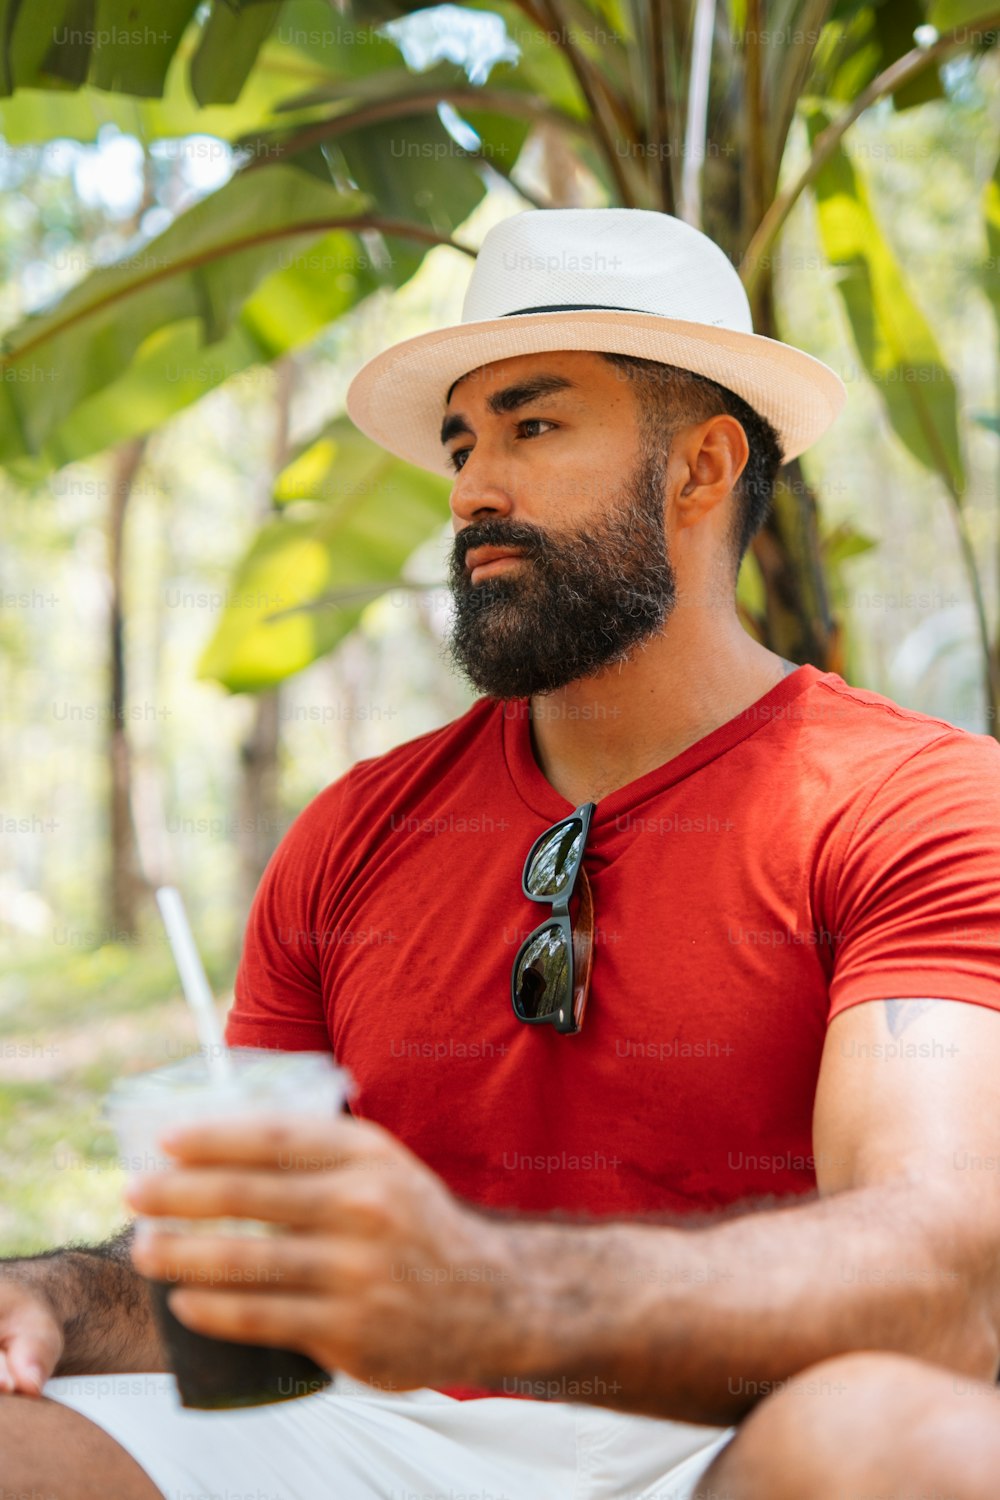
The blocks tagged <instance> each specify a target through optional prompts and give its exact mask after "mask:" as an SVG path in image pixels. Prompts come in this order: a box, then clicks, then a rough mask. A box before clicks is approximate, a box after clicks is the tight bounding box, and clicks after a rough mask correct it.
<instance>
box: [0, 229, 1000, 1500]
mask: <svg viewBox="0 0 1000 1500" xmlns="http://www.w3.org/2000/svg"><path fill="white" fill-rule="evenodd" d="M842 395H843V391H842V387H841V386H840V384H839V382H838V381H837V379H836V377H835V376H833V375H832V372H830V371H828V370H826V369H825V367H824V366H821V365H818V364H817V362H816V361H814V360H811V359H810V358H809V357H808V356H806V355H804V354H801V353H800V352H799V351H796V350H792V349H790V348H789V347H788V346H786V345H781V344H777V343H775V342H773V341H770V340H766V339H761V338H759V337H758V336H756V335H754V334H753V332H752V329H751V327H750V317H749V309H748V307H747V304H746V299H745V297H744V296H743V293H742V289H741V287H740V285H739V281H738V278H737V277H736V275H735V273H734V272H733V270H732V268H731V267H730V266H729V264H728V262H727V261H726V259H725V257H724V256H723V255H722V253H721V252H720V251H719V250H718V249H717V247H715V246H713V245H712V244H711V243H710V242H709V241H707V240H706V239H705V238H704V236H702V235H699V234H698V233H697V232H696V231H694V230H692V229H690V228H689V227H688V226H685V225H683V224H681V223H679V222H678V221H676V220H673V219H671V218H669V217H668V216H666V215H660V214H654V213H646V212H644V211H639V210H617V209H615V210H558V211H545V210H543V211H534V212H528V213H525V214H520V215H516V216H514V217H513V218H512V219H509V220H507V221H505V222H504V223H503V224H501V225H499V226H497V227H496V228H495V229H494V230H492V231H491V232H490V234H489V235H488V236H487V238H486V240H485V242H484V245H483V248H482V251H481V253H480V256H479V258H478V261H477V264H476V269H475V271H474V274H473V278H472V282H471V284H470V288H469V293H468V295H467V298H466V302H465V307H464V309H463V322H462V324H461V325H459V327H458V328H456V329H445V330H441V331H439V332H437V333H433V334H429V335H426V336H424V337H423V338H421V339H417V340H409V341H407V342H406V343H404V344H402V345H399V346H397V347H396V348H395V349H391V350H389V351H387V353H386V354H383V355H381V356H379V357H378V358H377V359H376V360H374V361H372V362H371V363H370V364H369V365H367V366H366V367H365V368H364V369H363V370H362V371H361V373H360V374H359V375H358V376H357V377H356V379H355V381H354V383H353V385H352V387H351V391H350V393H349V397H348V409H349V411H350V413H351V415H352V417H353V418H354V420H355V421H356V423H357V424H358V425H359V426H360V427H362V428H363V429H364V430H365V431H366V432H368V433H369V434H370V435H371V436H373V437H375V438H376V439H377V440H378V441H379V442H381V443H383V444H384V445H385V446H386V447H387V448H389V449H390V450H391V451H393V452H396V453H400V454H401V455H402V456H404V457H407V458H409V459H411V460H412V461H414V462H416V463H419V464H422V465H424V466H425V467H428V468H440V467H441V466H442V465H443V464H447V465H448V466H449V467H450V471H451V472H453V473H454V476H455V479H454V487H453V491H452V509H453V514H454V529H455V532H456V542H455V552H454V566H453V573H452V585H453V591H454V595H455V625H454V631H453V643H452V644H453V650H454V653H455V656H456V659H457V661H458V663H459V665H460V666H461V667H462V669H463V670H464V671H465V672H466V674H467V675H468V677H469V678H470V680H471V681H472V682H473V684H474V685H475V686H476V687H477V688H478V689H479V690H480V691H481V692H482V693H483V694H484V695H485V696H484V697H483V698H482V699H480V700H479V701H478V702H477V703H476V704H475V705H474V706H473V708H471V709H470V710H469V712H468V713H467V714H465V715H463V716H462V718H460V719H459V720H458V721H456V722H455V723H453V724H450V725H447V726H445V728H444V729H442V730H438V731H435V732H434V733H432V734H428V735H424V736H422V737H421V738H419V739H417V740H415V741H412V742H411V743H409V744H407V745H404V746H401V747H400V748H399V749H397V750H395V751H393V752H391V753H390V754H388V755H385V756H380V757H378V758H376V759H373V760H369V761H365V762H362V763H360V764H359V765H358V766H355V767H354V768H353V769H352V771H350V772H349V773H348V774H347V775H346V776H344V777H342V778H340V780H339V781H337V782H335V783H334V784H333V785H332V786H331V787H329V788H328V789H327V790H326V791H325V792H323V793H322V794H321V795H320V796H319V797H318V798H317V799H316V800H315V802H313V804H312V805H311V806H310V807H309V808H308V809H307V810H306V811H305V813H303V814H302V816H301V817H300V818H299V820H298V821H297V823H296V824H295V826H294V827H293V828H292V830H291V831H290V832H289V834H288V835H287V836H286V838H285V840H284V841H283V843H282V845H281V847H280V848H279V850H278V852H277V854H276V856H275V858H274V860H273V861H272V863H271V865H270V866H269V868H268V871H267V873H266V874H265V877H264V879H263V881H262V884H261V887H260V890H259V891H258V894H257V897H256V900H255V903H254V908H253V911H252V914H251V920H250V924H249V928H248V934H247V940H246V944H245V949H244V954H243V959H242V963H241V967H240V973H239V976H238V979H237V985H236V1003H235V1006H234V1009H233V1011H232V1013H231V1016H230V1019H229V1027H228V1035H229V1039H230V1040H231V1041H232V1042H233V1043H235V1044H240V1045H264V1046H276V1047H285V1048H327V1047H330V1046H332V1048H333V1050H334V1052H335V1053H336V1055H337V1057H338V1059H339V1060H340V1061H341V1062H342V1063H343V1064H345V1065H346V1066H347V1067H348V1068H349V1069H350V1070H351V1071H352V1073H353V1074H354V1077H355V1079H356V1080H357V1092H356V1094H355V1096H354V1098H353V1100H352V1111H353V1113H354V1115H355V1116H357V1117H358V1118H355V1119H353V1120H349V1119H343V1120H338V1121H335V1122H323V1121H312V1122H309V1121H305V1122H302V1123H300V1124H298V1125H289V1124H287V1123H282V1122H273V1123H271V1124H264V1125H261V1126H260V1127H258V1128H255V1129H248V1128H245V1127H241V1128H240V1129H239V1130H238V1131H234V1130H233V1129H232V1128H231V1127H230V1128H227V1127H224V1126H221V1125H220V1126H213V1127H211V1128H203V1129H201V1130H200V1131H198V1132H197V1133H195V1134H192V1133H190V1132H188V1133H187V1134H179V1135H177V1136H176V1137H175V1138H174V1139H173V1140H172V1142H168V1144H170V1145H171V1148H172V1150H173V1151H174V1153H175V1154H176V1155H177V1157H178V1161H179V1167H178V1169H177V1170H176V1171H173V1172H170V1173H165V1174H162V1175H161V1176H160V1177H158V1178H149V1179H147V1180H146V1182H144V1183H143V1184H142V1185H141V1186H139V1185H134V1186H133V1187H132V1188H131V1190H130V1202H131V1204H132V1206H133V1207H135V1208H137V1209H140V1210H142V1211H143V1212H144V1213H146V1214H150V1215H153V1216H155V1215H162V1214H167V1215H177V1216H180V1217H190V1218H198V1217H204V1216H207V1217H210V1218H214V1217H219V1216H224V1215H230V1214H232V1215H236V1216H240V1215H243V1216H249V1217H255V1218H263V1219H266V1220H269V1221H272V1222H273V1223H274V1224H275V1225H276V1226H277V1231H278V1232H277V1233H276V1234H275V1235H274V1237H273V1238H271V1239H268V1240H265V1241H260V1240H258V1241H256V1242H254V1243H253V1244H251V1245H249V1246H248V1245H247V1243H246V1242H238V1241H235V1240H227V1239H226V1238H225V1237H224V1236H217V1235H211V1236H208V1237H207V1238H206V1237H192V1236H187V1235H179V1234H172V1235H171V1234H166V1233H163V1232H161V1233H159V1234H152V1233H149V1232H143V1233H142V1234H140V1235H139V1236H137V1239H136V1243H135V1247H134V1260H135V1265H136V1266H137V1267H138V1268H139V1269H140V1270H141V1271H142V1272H144V1273H145V1274H147V1275H149V1276H152V1277H156V1278H159V1279H163V1280H170V1281H174V1280H176V1281H181V1282H185V1283H188V1284H187V1285H184V1286H181V1287H180V1288H178V1290H177V1291H175V1292H174V1293H172V1305H173V1307H174V1310H175V1311H176V1312H177V1314H178V1316H180V1317H181V1318H182V1320H183V1321H185V1322H186V1323H188V1324H189V1325H190V1326H191V1327H192V1328H194V1329H197V1330H199V1331H202V1332H205V1333H210V1334H215V1335H218V1336H222V1337H227V1338H232V1339H235V1340H237V1341H251V1342H262V1343H272V1344H275V1345H286V1346H292V1347H295V1348H299V1349H301V1350H303V1351H304V1352H306V1353H309V1354H311V1355H312V1356H313V1357H314V1358H315V1359H317V1360H318V1361H319V1362H320V1363H322V1364H324V1365H325V1366H326V1367H327V1368H330V1369H334V1370H336V1371H338V1372H340V1373H338V1375H337V1384H336V1386H335V1388H334V1391H333V1393H332V1394H329V1395H326V1394H324V1395H320V1396H315V1397H311V1398H310V1399H308V1400H303V1401H294V1402H290V1403H287V1404H285V1405H282V1406H276V1407H273V1408H270V1409H267V1410H263V1411H257V1412H254V1413H252V1414H242V1413H241V1414H235V1415H218V1414H211V1415H206V1416H202V1415H198V1414H191V1413H181V1412H178V1411H177V1410H176V1409H175V1408H174V1407H173V1406H172V1405H171V1402H170V1399H169V1396H167V1395H160V1394H159V1393H158V1392H157V1391H155V1390H151V1389H148V1388H147V1386H146V1385H143V1387H142V1388H141V1390H140V1391H139V1392H138V1393H137V1394H133V1393H132V1392H131V1391H128V1390H126V1391H124V1392H123V1391H120V1390H117V1389H115V1388H114V1383H113V1382H112V1383H111V1389H110V1391H109V1390H108V1388H107V1386H106V1385H105V1386H104V1387H102V1385H101V1381H100V1379H99V1378H98V1377H94V1376H91V1377H90V1378H85V1379H79V1378H77V1372H87V1371H90V1372H94V1371H101V1370H103V1371H112V1372H113V1371H120V1372H128V1371H141V1370H157V1369H160V1368H162V1353H161V1351H160V1349H159V1346H158V1342H157V1339H156V1336H155V1333H154V1332H153V1330H152V1328H151V1325H150V1323H149V1321H148V1314H147V1312H146V1310H145V1304H144V1303H143V1302H142V1300H141V1293H140V1290H139V1288H138V1286H137V1283H136V1281H135V1279H134V1275H133V1273H132V1270H131V1268H130V1266H129V1263H128V1260H127V1252H126V1250H125V1247H124V1242H120V1243H119V1246H118V1248H117V1249H116V1248H115V1247H114V1246H112V1247H108V1248H107V1249H106V1250H105V1252H104V1253H103V1254H100V1253H97V1252H92V1253H90V1254H89V1255H88V1254H87V1253H86V1252H77V1253H75V1254H73V1253H68V1254H67V1253H63V1255H61V1256H59V1255H56V1256H53V1257H51V1258H48V1259H45V1260H41V1261H34V1262H21V1263H18V1264H17V1265H15V1266H13V1267H11V1268H10V1269H9V1272H8V1276H9V1283H8V1285H9V1287H10V1288H13V1290H10V1292H9V1295H8V1298H7V1302H6V1304H4V1305H5V1306H6V1309H7V1311H6V1313H5V1314H0V1317H5V1319H6V1322H5V1325H4V1326H5V1328H6V1338H5V1347H6V1351H7V1367H8V1372H9V1377H10V1381H9V1383H10V1384H11V1385H12V1386H13V1387H15V1388H16V1389H18V1390H20V1391H21V1392H24V1393H28V1392H31V1391H37V1390H39V1389H40V1387H41V1385H42V1383H43V1381H44V1379H45V1376H46V1375H48V1374H49V1373H51V1371H52V1370H53V1369H55V1370H56V1371H57V1374H58V1375H59V1376H60V1377H62V1378H57V1379H55V1380H53V1381H50V1382H49V1384H48V1385H47V1387H46V1397H51V1398H54V1400H48V1399H44V1400H42V1401H40V1402H39V1401H34V1402H29V1401H26V1400H24V1399H23V1397H15V1398H12V1400H11V1401H8V1402H0V1438H2V1439H3V1442H4V1445H5V1447H4V1452H5V1458H4V1462H5V1465H6V1468H5V1481H6V1485H7V1487H8V1488H11V1489H16V1488H18V1487H20V1488H22V1489H29V1488H31V1487H34V1488H36V1489H37V1490H39V1491H43V1490H45V1487H46V1485H48V1488H49V1490H50V1491H51V1492H52V1493H58V1494H59V1495H60V1496H62V1497H80V1500H85V1497H87V1496H89V1495H91V1494H94V1495H97V1494H98V1493H101V1494H104V1493H107V1492H108V1490H109V1489H111V1490H113V1492H114V1493H115V1494H116V1495H117V1496H120V1497H123V1500H149V1497H153V1496H155V1495H156V1494H157V1493H161V1494H164V1495H168V1496H177V1497H178V1500H179V1497H180V1495H181V1493H183V1492H184V1490H185V1487H186V1488H187V1491H188V1492H191V1491H194V1490H196V1491H198V1492H199V1493H210V1492H219V1491H221V1492H223V1493H228V1494H230V1495H234V1494H236V1493H241V1492H242V1493H246V1492H247V1490H248V1487H250V1486H251V1485H253V1486H255V1492H256V1493H257V1494H258V1495H260V1494H265V1493H266V1494H274V1495H282V1496H291V1497H296V1500H298V1497H302V1500H313V1497H319V1496H321V1495H322V1496H326V1495H328V1494H336V1495H337V1496H338V1497H342V1500H368V1497H374V1496H388V1495H392V1496H399V1497H401V1496H404V1495H407V1494H409V1495H416V1494H434V1495H436V1496H440V1497H445V1496H451V1497H454V1496H456V1495H458V1494H466V1495H468V1494H472V1493H481V1494H486V1493H491V1494H494V1495H499V1494H505V1495H509V1496H512V1497H516V1500H535V1497H537V1500H548V1497H551V1496H557V1495H558V1496H562V1495H567V1496H568V1495H575V1496H578V1497H581V1500H584V1497H585V1500H625V1497H626V1496H628V1497H632V1500H640V1497H641V1500H693V1497H700V1500H711V1497H719V1496H725V1497H727V1500H764V1497H766V1500H785V1497H787V1500H792V1497H803V1500H806V1497H808V1500H824V1497H830V1500H832V1497H834V1496H837V1497H843V1496H845V1495H849V1496H852V1497H854V1500H860V1497H861V1496H862V1495H875V1494H878V1495H886V1496H888V1495H892V1496H893V1497H894V1500H904V1497H907V1500H915V1497H916V1496H917V1495H918V1494H941V1495H943V1494H948V1495H949V1496H954V1497H956V1500H986V1497H987V1496H992V1494H993V1484H994V1479H993V1475H994V1473H995V1468H996V1463H997V1461H998V1459H1000V1440H998V1429H997V1424H996V1413H997V1405H996V1402H995V1399H994V1397H993V1394H992V1387H991V1384H990V1382H992V1381H993V1380H995V1377H996V1373H997V1363H998V1328H1000V1278H998V1274H997V1243H998V1231H1000V1174H998V1173H997V1171H996V1170H995V1167H996V1156H995V1150H996V1146H995V1143H996V1116H997V1096H996V1084H995V1078H996V1066H997V1056H998V1052H1000V1019H998V1017H997V1014H996V1012H997V1010H998V1009H1000V967H998V962H997V958H996V953H997V944H998V940H1000V775H998V772H1000V747H998V746H997V745H996V743H995V742H994V741H992V740H991V739H988V738H987V737H985V736H977V735H970V734H967V733H964V732H962V731H959V730H956V729H954V728H953V727H952V726H950V725H948V724H946V723H944V722H942V721H940V720H937V719H932V718H929V717H927V716H925V715H921V714H917V713H913V712H910V711H908V710H906V709H903V708H900V707H898V706H897V705H895V704H892V703H891V702H890V701H889V700H887V699H885V698H882V697H880V696H879V695H877V694H874V693H870V692H866V691H864V690H858V689H854V688H850V687H848V686H847V684H845V683H844V682H843V681H842V679H841V678H839V677H838V676H836V675H835V674H832V673H821V672H819V671H817V670H816V669H814V668H812V667H810V666H805V667H799V668H795V667H794V665H793V664H792V663H789V662H784V661H782V660H780V659H779V658H777V657H775V655H774V654H773V653H771V652H769V651H767V650H766V649H764V648H763V647H762V646H760V645H759V644H757V643H756V642H754V641H753V640H751V639H750V638H749V637H748V636H747V635H746V634H745V632H744V631H743V629H742V628H741V626H740V623H739V620H738V617H737V614H736V610H735V605H734V585H735V577H736V571H737V568H738V565H739V560H740V557H741V556H742V554H743V552H744V551H745V549H746V546H747V545H748V543H749V540H750V538H751V537H752V535H753V532H754V531H755V530H756V528H757V527H758V526H759V525H760V522H761V520H762V519H763V515H764V512H765V510H766V506H767V503H768V498H769V495H770V490H771V485H772V483H773V478H774V473H775V470H776V468H777V466H778V464H779V462H780V461H781V459H782V457H784V458H788V457H791V456H793V455H794V454H796V453H798V452H800V451H802V449H803V448H804V447H805V446H807V445H808V443H810V442H811V441H813V440H815V438H817V437H818V436H819V435H820V434H821V433H822V432H823V431H824V430H825V429H826V428H827V427H828V426H829V425H830V423H831V422H832V420H833V418H834V417H835V415H836V411H837V409H838V407H839V404H840V401H841V399H842ZM442 417H443V419H444V420H443V425H442ZM442 452H443V454H444V458H442V457H441V456H440V454H441V453H442ZM32 1363H34V1365H35V1366H36V1369H35V1373H34V1374H33V1375H32V1374H31V1372H30V1370H29V1366H30V1365H31V1364H32ZM151 1378H152V1377H151ZM525 1397H528V1398H537V1397H542V1398H545V1399H543V1400H538V1399H527V1400H526V1399H523V1398H525ZM515 1401H516V1402H517V1404H516V1405H515V1404H514V1403H515ZM13 1405H16V1406H17V1407H18V1412H17V1422H18V1424H19V1425H18V1426H17V1427H16V1428H15V1425H14V1418H13V1417H12V1416H11V1415H10V1410H11V1407H12V1406H13ZM5 1408H6V1410H5ZM69 1408H75V1410H70V1409H69ZM4 1422H6V1424H7V1425H6V1426H4V1425H3V1423H4ZM15 1430H16V1431H17V1433H18V1434H19V1436H18V1438H17V1440H15V1438H14V1432H15ZM26 1439H27V1441H26Z"/></svg>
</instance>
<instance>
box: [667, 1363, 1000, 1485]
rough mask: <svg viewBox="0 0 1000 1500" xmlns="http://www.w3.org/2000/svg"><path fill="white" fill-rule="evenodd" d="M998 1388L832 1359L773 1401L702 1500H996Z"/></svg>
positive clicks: (916, 1366) (714, 1469) (929, 1370)
mask: <svg viewBox="0 0 1000 1500" xmlns="http://www.w3.org/2000/svg"><path fill="white" fill-rule="evenodd" d="M998 1473H1000V1394H998V1392H997V1388H996V1387H994V1386H989V1385H987V1384H985V1383H984V1382H983V1381H979V1380H973V1379H971V1378H970V1377H968V1376H963V1375H957V1374H953V1373H952V1372H951V1371H949V1370H944V1369H941V1368H940V1367H939V1366H937V1365H931V1364H926V1363H925V1362H924V1361H923V1360H918V1359H910V1358H909V1357H906V1356H903V1355H896V1354H883V1353H875V1352H871V1353H858V1354H847V1355H842V1356H841V1357H840V1358H837V1359H829V1360H824V1361H823V1363H822V1364H818V1365H814V1366H813V1367H812V1368H811V1369H809V1370H804V1371H803V1372H802V1374H801V1375H800V1376H798V1377H797V1378H796V1379H795V1380H794V1381H792V1382H790V1383H789V1384H788V1385H787V1386H784V1387H782V1389H781V1390H779V1391H776V1392H774V1393H773V1394H772V1395H770V1396H767V1397H766V1398H765V1399H764V1400H763V1401H762V1402H761V1403H760V1405H759V1406H756V1407H755V1408H754V1410H753V1411H752V1412H751V1413H750V1415H749V1416H748V1417H746V1418H745V1419H744V1421H743V1422H742V1423H741V1425H740V1427H739V1430H738V1432H737V1433H736V1436H735V1437H734V1438H733V1439H732V1440H731V1442H730V1443H729V1445H728V1446H727V1447H726V1448H725V1449H724V1450H723V1452H722V1453H721V1454H720V1455H719V1457H718V1458H717V1459H716V1460H715V1461H714V1463H713V1464H712V1465H711V1467H710V1468H709V1469H708V1470H707V1471H706V1473H705V1475H704V1477H703V1478H702V1479H701V1481H700V1484H699V1485H698V1488H697V1489H696V1490H695V1495H694V1500H864V1497H870V1500H923V1497H926V1500H996V1494H997V1475H998Z"/></svg>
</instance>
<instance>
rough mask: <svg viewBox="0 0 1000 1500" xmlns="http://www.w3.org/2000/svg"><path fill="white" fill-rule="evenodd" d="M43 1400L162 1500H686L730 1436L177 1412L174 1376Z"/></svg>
mask: <svg viewBox="0 0 1000 1500" xmlns="http://www.w3.org/2000/svg"><path fill="white" fill-rule="evenodd" d="M45 1395H46V1396H47V1397H49V1398H50V1399H51V1400H53V1401H59V1402H62V1403H63V1405H65V1406H71V1407H72V1408H73V1409H74V1410H75V1411H78V1412H80V1413H81V1414H82V1415H83V1416H85V1417H89V1419H90V1420H91V1421H92V1422H94V1423H95V1424H96V1425H97V1426H98V1427H101V1428H103V1429H104V1431H105V1432H107V1433H108V1434H109V1436H110V1437H112V1438H114V1439H115V1441H116V1442H117V1443H119V1444H120V1445H121V1447H123V1448H124V1449H125V1450H126V1452H128V1453H130V1454H131V1455H132V1457H133V1458H134V1459H135V1460H136V1462H137V1463H138V1464H139V1465H140V1467H141V1468H143V1469H145V1471H146V1473H147V1474H148V1475H149V1477H150V1479H151V1480H152V1481H153V1483H154V1484H155V1485H156V1486H157V1488H158V1489H159V1490H160V1491H161V1493H162V1494H163V1495H164V1496H165V1497H166V1500H556V1497H558V1500H691V1496H692V1495H693V1493H694V1488H695V1485H696V1484H697V1483H698V1481H699V1479H700V1478H701V1477H702V1475H703V1474H704V1472H705V1470H706V1469H707V1468H708V1466H709V1464H710V1463H711V1462H712V1459H713V1458H714V1457H715V1455H716V1454H717V1453H718V1451H719V1449H720V1448H722V1447H723V1446H724V1445H725V1444H726V1443H727V1442H728V1441H729V1439H730V1437H731V1436H732V1434H733V1431H734V1430H735V1429H733V1428H728V1429H724V1428H719V1427H699V1426H695V1425H693V1424H691V1423H687V1422H667V1421H661V1420H659V1419H658V1418H654V1417H637V1416H631V1415H628V1414H626V1413H622V1412H616V1411H610V1410H606V1409H605V1408H603V1407H599V1406H583V1405H576V1404H572V1403H568V1402H550V1401H518V1400H513V1399H511V1398H509V1397H504V1396H497V1397H492V1396H491V1397H484V1398H482V1399H479V1400H473V1401H456V1400H455V1399H454V1398H453V1397H451V1396H444V1395H442V1394H441V1393H440V1392H438V1391H430V1390H418V1391H402V1392H399V1391H397V1392H393V1393H387V1392H380V1391H375V1390H373V1389H372V1388H371V1387H370V1386H367V1385H362V1384H359V1383H358V1382H357V1381H354V1380H350V1379H349V1378H348V1377H347V1376H345V1375H338V1376H337V1377H336V1383H335V1385H334V1386H333V1388H332V1389H331V1390H329V1391H322V1392H320V1393H319V1394H317V1395H315V1396H304V1397H302V1398H300V1399H299V1400H296V1401H284V1402H279V1403H278V1404H276V1405H274V1406H260V1407H255V1408H254V1409H252V1410H248V1411H234V1412H199V1411H188V1410H186V1409H185V1408H184V1407H182V1406H181V1404H180V1402H179V1400H178V1398H177V1395H176V1391H175V1387H174V1382H173V1377H172V1376H170V1375H72V1376H63V1377H60V1378H59V1379H56V1380H50V1381H49V1383H48V1385H47V1386H46V1387H45Z"/></svg>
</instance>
